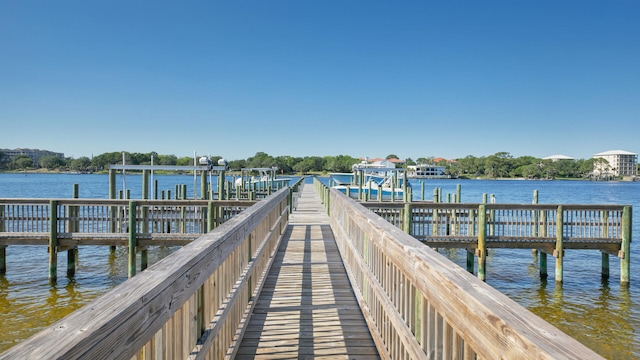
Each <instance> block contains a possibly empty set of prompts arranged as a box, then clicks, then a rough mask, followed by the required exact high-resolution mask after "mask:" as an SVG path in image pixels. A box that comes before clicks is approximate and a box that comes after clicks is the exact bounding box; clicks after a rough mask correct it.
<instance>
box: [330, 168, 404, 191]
mask: <svg viewBox="0 0 640 360" xmlns="http://www.w3.org/2000/svg"><path fill="white" fill-rule="evenodd" d="M352 169H353V173H331V174H330V176H331V179H332V181H333V182H334V184H335V185H333V186H332V188H334V189H336V190H339V191H341V192H343V193H346V192H347V188H348V189H349V191H350V195H357V194H358V191H359V189H362V192H363V193H364V194H367V195H368V197H369V198H376V197H379V196H378V194H379V193H381V194H382V198H383V199H384V198H390V197H391V196H392V195H393V197H394V199H398V198H400V199H401V198H403V196H404V189H403V185H402V183H403V181H404V177H403V176H402V173H403V172H404V170H403V169H398V168H396V167H395V166H392V167H390V166H388V165H387V164H377V163H373V164H369V163H366V162H362V163H360V164H355V165H353V166H352ZM360 183H362V184H361V185H360ZM407 185H409V184H407Z"/></svg>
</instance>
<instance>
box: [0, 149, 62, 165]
mask: <svg viewBox="0 0 640 360" xmlns="http://www.w3.org/2000/svg"><path fill="white" fill-rule="evenodd" d="M0 153H3V154H4V157H3V159H2V160H4V161H11V160H12V159H13V158H14V157H16V156H18V155H26V156H28V157H30V158H31V160H33V163H34V164H37V163H38V161H40V158H41V157H43V156H49V155H53V156H57V157H59V158H60V159H64V153H57V152H53V151H49V150H40V149H0Z"/></svg>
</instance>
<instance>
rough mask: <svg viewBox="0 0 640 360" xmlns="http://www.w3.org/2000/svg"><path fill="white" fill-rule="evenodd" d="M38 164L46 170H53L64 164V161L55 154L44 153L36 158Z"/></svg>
mask: <svg viewBox="0 0 640 360" xmlns="http://www.w3.org/2000/svg"><path fill="white" fill-rule="evenodd" d="M38 165H40V167H43V168H46V169H48V170H53V169H58V168H60V167H62V166H64V165H65V162H64V160H63V159H60V158H59V157H57V156H55V155H45V156H43V157H41V158H40V160H38Z"/></svg>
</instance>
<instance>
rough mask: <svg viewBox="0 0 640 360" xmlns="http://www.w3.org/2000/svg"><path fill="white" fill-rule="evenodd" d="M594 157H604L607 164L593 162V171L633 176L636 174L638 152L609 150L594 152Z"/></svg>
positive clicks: (603, 173)
mask: <svg viewBox="0 0 640 360" xmlns="http://www.w3.org/2000/svg"><path fill="white" fill-rule="evenodd" d="M593 157H594V158H596V159H598V158H600V159H604V160H606V161H607V163H608V164H603V163H599V162H596V163H594V165H593V166H594V169H593V172H594V173H595V174H602V175H608V174H611V175H614V176H634V175H637V173H638V171H637V163H638V154H636V153H632V152H629V151H624V150H609V151H605V152H602V153H599V154H594V155H593Z"/></svg>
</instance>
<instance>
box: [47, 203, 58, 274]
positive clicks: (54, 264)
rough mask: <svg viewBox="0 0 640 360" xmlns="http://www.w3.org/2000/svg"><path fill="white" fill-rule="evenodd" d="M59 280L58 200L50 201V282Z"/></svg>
mask: <svg viewBox="0 0 640 360" xmlns="http://www.w3.org/2000/svg"><path fill="white" fill-rule="evenodd" d="M57 281H58V201H56V200H50V201H49V284H51V285H54V284H55V283H56V282H57Z"/></svg>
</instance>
